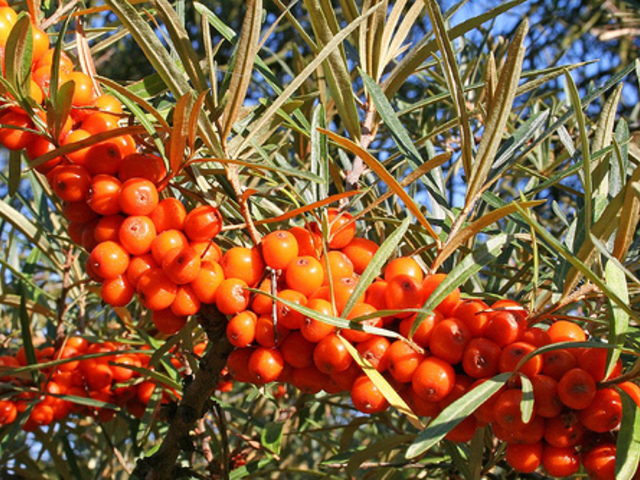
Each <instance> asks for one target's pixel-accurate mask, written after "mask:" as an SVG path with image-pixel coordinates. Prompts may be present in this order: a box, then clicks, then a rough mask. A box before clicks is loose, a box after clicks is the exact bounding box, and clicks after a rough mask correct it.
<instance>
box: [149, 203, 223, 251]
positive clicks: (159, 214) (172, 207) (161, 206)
mask: <svg viewBox="0 0 640 480" xmlns="http://www.w3.org/2000/svg"><path fill="white" fill-rule="evenodd" d="M186 217H187V210H186V209H185V208H184V205H182V202H181V201H180V200H178V199H177V198H165V199H164V200H160V201H159V202H158V206H157V207H156V208H155V209H154V210H153V212H151V213H150V214H149V218H151V220H152V221H153V224H154V225H155V226H156V231H157V232H158V233H162V232H164V231H166V230H182V229H183V227H184V219H185V218H186ZM216 261H217V260H216Z"/></svg>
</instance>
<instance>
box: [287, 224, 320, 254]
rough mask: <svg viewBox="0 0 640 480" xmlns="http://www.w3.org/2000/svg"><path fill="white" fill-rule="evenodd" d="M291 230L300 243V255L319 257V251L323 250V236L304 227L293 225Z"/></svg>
mask: <svg viewBox="0 0 640 480" xmlns="http://www.w3.org/2000/svg"><path fill="white" fill-rule="evenodd" d="M289 232H290V233H291V234H292V235H293V236H294V237H295V238H296V241H297V243H298V256H299V257H306V256H310V257H313V258H319V255H318V252H319V251H321V250H322V236H320V235H318V234H317V233H314V232H312V231H310V230H307V229H306V228H303V227H292V228H290V229H289Z"/></svg>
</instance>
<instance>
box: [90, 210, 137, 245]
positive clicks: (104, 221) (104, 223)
mask: <svg viewBox="0 0 640 480" xmlns="http://www.w3.org/2000/svg"><path fill="white" fill-rule="evenodd" d="M124 220H125V218H124V217H123V216H122V215H109V216H107V217H101V218H100V219H99V220H98V222H97V223H96V224H95V227H94V228H93V238H94V240H95V241H96V242H98V243H100V242H106V241H109V240H111V241H112V242H119V241H120V227H121V226H122V224H123V222H124ZM125 250H126V248H125ZM129 253H131V252H129Z"/></svg>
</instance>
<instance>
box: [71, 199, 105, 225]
mask: <svg viewBox="0 0 640 480" xmlns="http://www.w3.org/2000/svg"><path fill="white" fill-rule="evenodd" d="M62 213H63V215H64V216H65V218H66V219H67V220H69V221H70V222H75V223H87V222H90V221H91V220H94V219H96V218H98V214H97V213H96V212H94V211H93V210H91V208H89V205H87V202H65V204H64V206H63V208H62Z"/></svg>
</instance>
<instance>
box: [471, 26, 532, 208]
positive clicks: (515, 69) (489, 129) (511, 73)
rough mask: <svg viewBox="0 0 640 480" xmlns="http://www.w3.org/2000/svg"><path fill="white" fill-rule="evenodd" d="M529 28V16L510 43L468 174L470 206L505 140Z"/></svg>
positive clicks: (480, 189) (482, 185)
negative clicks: (504, 135) (503, 137)
mask: <svg viewBox="0 0 640 480" xmlns="http://www.w3.org/2000/svg"><path fill="white" fill-rule="evenodd" d="M528 31H529V23H528V21H527V20H526V19H525V20H524V21H523V22H522V24H521V25H520V26H519V27H518V30H517V31H516V33H515V36H514V38H513V40H512V41H511V45H509V51H508V52H507V59H506V61H505V64H504V66H503V67H502V70H501V72H500V78H499V80H498V85H497V87H496V90H495V92H494V95H493V99H492V101H491V106H490V110H489V112H488V114H487V118H486V120H485V126H484V131H483V133H482V140H481V141H480V144H479V145H478V153H477V155H476V160H475V162H474V165H473V170H472V171H470V172H469V176H468V177H467V178H469V186H468V188H467V195H466V199H465V206H466V207H470V206H471V205H472V204H473V203H474V202H475V201H476V199H477V196H478V195H479V194H480V192H481V191H482V190H483V187H484V184H485V182H486V181H487V178H488V175H489V172H490V171H491V168H492V165H493V164H494V161H495V156H496V152H497V151H498V148H499V147H500V144H501V143H502V136H503V132H504V130H505V127H506V125H507V121H508V120H509V116H510V115H511V108H512V105H513V100H514V99H515V95H516V91H517V89H518V83H519V82H520V75H521V73H522V63H523V61H524V53H525V47H524V41H525V38H526V36H527V32H528Z"/></svg>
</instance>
